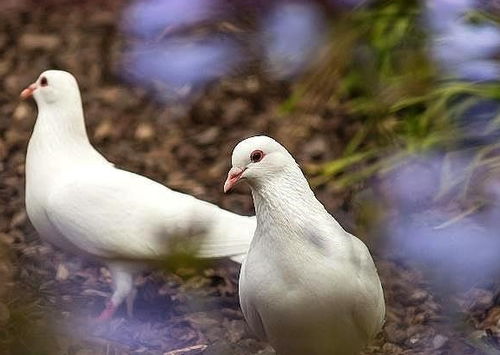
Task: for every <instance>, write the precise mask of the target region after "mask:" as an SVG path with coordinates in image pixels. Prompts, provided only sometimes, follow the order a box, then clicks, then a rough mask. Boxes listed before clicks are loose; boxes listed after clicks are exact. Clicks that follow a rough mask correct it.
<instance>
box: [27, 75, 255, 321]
mask: <svg viewBox="0 0 500 355" xmlns="http://www.w3.org/2000/svg"><path fill="white" fill-rule="evenodd" d="M32 94H33V96H34V98H35V100H36V102H37V105H38V110H39V112H38V117H37V121H36V124H35V128H34V131H33V134H32V136H31V139H30V142H29V145H28V153H27V157H26V208H27V212H28V216H29V218H30V220H31V222H32V224H33V225H34V227H35V229H36V230H37V231H38V232H39V234H40V235H41V236H42V237H43V238H44V239H46V240H48V241H49V242H52V243H53V244H55V245H57V246H59V247H61V248H63V249H65V250H69V251H73V252H76V253H79V254H85V255H87V256H90V257H94V258H97V259H98V260H101V261H103V262H104V263H106V264H107V265H108V266H109V268H110V271H111V274H112V278H113V285H114V293H113V296H112V298H111V301H110V302H109V303H108V305H107V307H106V309H105V310H104V311H103V313H102V314H101V316H100V318H101V319H107V318H109V317H111V316H112V314H113V313H114V311H115V310H116V308H117V307H118V306H119V305H120V304H121V303H122V301H123V300H124V299H125V298H126V297H127V296H129V301H130V302H129V304H128V306H129V311H130V310H131V305H132V302H133V296H134V292H133V291H134V290H133V276H134V274H135V273H137V272H138V271H140V270H142V269H143V268H144V267H145V265H146V264H145V263H144V262H146V261H152V260H162V259H163V258H165V257H167V256H169V255H171V254H172V253H176V252H189V253H194V255H196V256H199V257H203V258H219V257H231V258H232V259H233V260H236V261H239V262H241V260H242V259H243V257H244V255H245V254H246V252H247V250H248V246H249V244H250V241H251V239H252V235H253V232H254V230H255V224H256V223H255V218H254V217H245V216H240V215H237V214H234V213H231V212H229V211H226V210H223V209H221V208H219V207H217V206H215V205H213V204H210V203H208V202H205V201H201V200H198V199H196V198H194V197H193V196H190V195H187V194H183V193H179V192H176V191H173V190H170V189H168V188H167V187H165V186H163V185H161V184H159V183H156V182H154V181H152V180H150V179H148V178H146V177H144V176H140V175H137V174H134V173H131V172H128V171H124V170H120V169H117V168H115V167H114V166H113V165H112V164H111V163H109V162H108V161H107V160H106V159H105V158H104V157H103V156H102V155H100V154H99V153H98V152H97V151H96V150H95V149H94V148H93V147H92V146H91V144H90V143H89V140H88V137H87V134H86V131H85V123H84V116H83V109H82V104H81V98H80V92H79V89H78V85H77V83H76V80H75V78H74V77H73V76H72V75H71V74H69V73H67V72H63V71H54V70H50V71H46V72H44V73H42V74H41V75H40V77H39V79H38V80H37V82H36V83H34V84H32V85H30V87H29V88H27V89H25V90H24V91H23V93H22V95H21V96H22V97H28V96H30V95H32Z"/></svg>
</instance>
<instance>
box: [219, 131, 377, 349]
mask: <svg viewBox="0 0 500 355" xmlns="http://www.w3.org/2000/svg"><path fill="white" fill-rule="evenodd" d="M232 164H233V168H232V169H231V170H230V172H229V174H228V179H227V181H226V184H225V186H224V190H225V191H228V190H230V189H231V188H232V187H233V186H234V185H235V184H236V183H237V182H238V181H240V180H246V181H247V182H248V184H249V185H250V187H251V190H252V195H253V200H254V204H255V209H256V214H257V229H256V231H255V235H254V239H253V241H252V244H251V246H250V250H249V252H248V255H247V258H246V259H245V260H244V261H243V265H242V270H241V274H240V282H239V283H240V302H241V307H242V310H243V314H244V315H245V319H246V320H247V322H248V324H249V326H250V328H251V329H252V330H253V331H254V332H255V334H256V335H258V336H259V337H260V338H262V339H264V340H267V341H268V342H269V343H270V344H271V345H272V346H273V347H274V348H275V350H276V352H277V353H278V354H280V355H303V354H308V355H334V354H339V355H348V354H356V353H359V351H361V350H362V349H363V347H365V346H366V345H367V343H368V342H369V340H370V339H371V338H372V337H373V336H374V335H375V334H376V333H377V332H378V331H379V330H380V328H381V327H382V324H383V320H384V315H385V304H384V297H383V291H382V286H381V284H380V280H379V277H378V274H377V270H376V268H375V265H374V263H373V260H372V257H371V255H370V253H369V251H368V249H367V247H366V246H365V244H364V243H363V242H362V241H361V240H359V239H358V238H356V237H354V236H352V235H351V234H349V233H347V232H346V231H344V229H343V228H342V227H341V226H340V224H339V223H338V222H337V221H336V220H335V219H334V218H333V217H332V216H331V215H330V214H329V213H328V212H327V211H326V210H325V208H324V207H323V205H322V204H321V203H320V202H319V201H318V200H317V199H316V197H315V196H314V193H313V192H312V190H311V189H310V187H309V184H308V183H307V180H306V179H305V177H304V175H303V174H302V172H301V170H300V168H299V167H298V165H297V163H296V162H295V160H294V159H293V157H292V156H291V155H290V153H288V151H287V150H286V149H285V148H284V147H283V146H281V145H280V144H279V143H278V142H276V141H275V140H273V139H272V138H269V137H265V136H258V137H252V138H248V139H246V140H244V141H242V142H240V143H239V144H238V145H237V146H236V148H235V149H234V152H233V156H232Z"/></svg>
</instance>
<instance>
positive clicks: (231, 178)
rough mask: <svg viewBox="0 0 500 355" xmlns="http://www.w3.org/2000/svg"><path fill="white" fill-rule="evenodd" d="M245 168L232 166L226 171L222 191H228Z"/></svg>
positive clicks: (238, 179)
mask: <svg viewBox="0 0 500 355" xmlns="http://www.w3.org/2000/svg"><path fill="white" fill-rule="evenodd" d="M244 171H245V169H242V168H235V167H232V168H231V170H229V172H228V173H227V179H226V182H225V183H224V193H228V192H229V191H231V189H232V188H233V187H234V185H236V184H237V183H238V181H240V179H241V175H242V174H243V172H244Z"/></svg>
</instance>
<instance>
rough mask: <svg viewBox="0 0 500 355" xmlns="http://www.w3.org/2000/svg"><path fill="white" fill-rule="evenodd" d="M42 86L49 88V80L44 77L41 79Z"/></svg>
mask: <svg viewBox="0 0 500 355" xmlns="http://www.w3.org/2000/svg"><path fill="white" fill-rule="evenodd" d="M40 85H42V86H47V85H49V81H48V80H47V78H46V77H42V78H41V79H40Z"/></svg>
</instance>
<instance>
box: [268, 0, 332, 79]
mask: <svg viewBox="0 0 500 355" xmlns="http://www.w3.org/2000/svg"><path fill="white" fill-rule="evenodd" d="M261 32H262V37H263V43H264V51H265V59H266V62H267V65H268V67H269V69H270V70H271V72H272V73H273V74H275V75H276V76H277V77H279V78H288V77H291V76H293V75H294V74H297V73H299V72H301V71H302V70H304V69H305V66H306V64H307V63H308V61H309V60H310V59H311V57H312V55H313V54H314V53H315V51H316V50H317V49H318V47H319V45H320V44H321V43H322V40H323V39H324V18H323V15H322V14H321V12H320V11H319V9H318V8H317V6H315V5H314V4H310V3H305V2H278V3H277V4H276V5H275V6H274V7H273V8H272V10H271V12H270V14H269V15H268V16H266V17H265V18H264V20H263V22H262V28H261Z"/></svg>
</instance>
